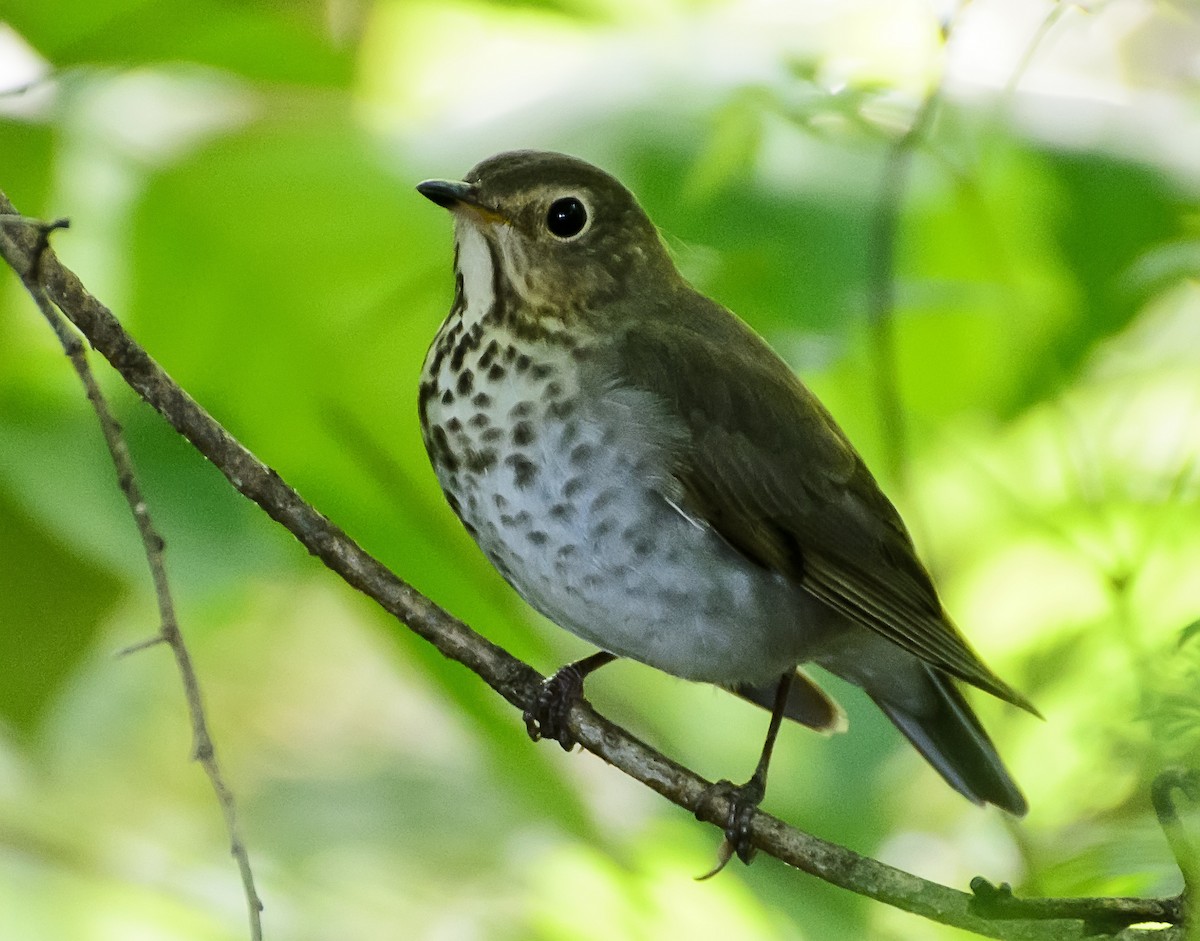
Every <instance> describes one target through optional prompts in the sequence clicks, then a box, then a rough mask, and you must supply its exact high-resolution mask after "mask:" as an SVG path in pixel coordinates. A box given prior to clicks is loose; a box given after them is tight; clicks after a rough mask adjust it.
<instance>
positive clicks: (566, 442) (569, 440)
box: [558, 418, 579, 448]
mask: <svg viewBox="0 0 1200 941" xmlns="http://www.w3.org/2000/svg"><path fill="white" fill-rule="evenodd" d="M578 437H579V422H577V421H576V420H575V419H573V418H572V419H571V420H570V421H569V422H567V423H566V424H565V425H563V430H562V435H561V436H560V437H559V439H558V440H559V442H560V444H561V445H562V446H563V447H564V448H569V447H570V446H571V445H572V444H574V443H575V440H576V439H577V438H578Z"/></svg>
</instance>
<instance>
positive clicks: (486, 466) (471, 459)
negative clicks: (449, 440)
mask: <svg viewBox="0 0 1200 941" xmlns="http://www.w3.org/2000/svg"><path fill="white" fill-rule="evenodd" d="M466 465H467V470H469V471H473V472H474V473H476V474H482V473H483V472H484V471H487V470H491V469H492V468H493V467H495V466H496V452H495V451H492V450H487V451H475V450H473V449H468V450H467V455H466Z"/></svg>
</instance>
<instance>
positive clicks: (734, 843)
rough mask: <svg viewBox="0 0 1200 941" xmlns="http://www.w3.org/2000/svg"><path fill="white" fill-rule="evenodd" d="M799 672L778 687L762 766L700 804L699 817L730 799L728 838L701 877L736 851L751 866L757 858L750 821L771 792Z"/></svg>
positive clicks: (707, 794) (723, 784) (721, 785)
mask: <svg viewBox="0 0 1200 941" xmlns="http://www.w3.org/2000/svg"><path fill="white" fill-rule="evenodd" d="M795 675H796V671H795V670H789V671H788V672H787V673H785V674H783V676H781V677H780V678H779V686H778V687H776V689H775V705H774V707H773V708H772V709H771V724H770V725H769V726H767V739H766V741H765V742H763V748H762V754H761V755H759V757H758V765H757V766H756V767H755V769H754V774H752V775H751V776H750V780H749V781H747V782H746V783H745V784H741V785H735V784H733V783H732V782H730V781H718V782H717V783H716V784H713V785H711V786H710V787H708V788H707V789H706V790H705V791H704V793H703V794H702V795H701V796H700V800H699V801H698V802H697V804H696V816H697V817H699V816H701V815H702V814H703V813H704V811H705V810H706V809H707V808H708V806H709V804H710V803H711V802H712V801H713V800H715V799H718V798H725V799H726V800H727V801H729V814H728V816H727V817H726V818H725V839H724V841H722V843H721V848H720V849H719V850H718V851H717V857H718V859H717V865H716V866H715V867H714V868H713V869H712V870H711V871H710V872H708V873H706V874H705V875H703V876H701V877H700V878H701V879H708V878H709V877H711V876H715V875H716V874H717V873H718V872H720V871H721V870H722V869H724V868H725V864H726V863H727V862H729V860H730V859H731V858H732V857H733V854H734V853H737V856H738V859H740V860H741V861H742V862H744V863H746V864H747V865H749V864H750V860H752V859H753V858H754V854H755V852H756V850H755V848H754V846H753V844H752V843H751V842H750V822H751V821H752V820H753V819H754V814H755V812H756V811H757V810H758V805H759V804H760V803H761V802H762V799H763V797H764V795H765V794H766V792H767V768H768V767H769V766H770V764H771V752H773V751H774V750H775V739H776V737H777V736H778V735H779V726H780V725H781V724H782V723H783V717H784V713H785V712H786V710H787V701H788V692H789V691H790V690H791V688H792V678H793V677H794V676H795Z"/></svg>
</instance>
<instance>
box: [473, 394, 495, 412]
mask: <svg viewBox="0 0 1200 941" xmlns="http://www.w3.org/2000/svg"><path fill="white" fill-rule="evenodd" d="M471 404H472V405H474V406H475V407H476V408H487V407H488V406H490V405H491V404H492V397H491V396H490V395H488V394H487V393H486V392H476V393H475V394H474V395H473V396H471Z"/></svg>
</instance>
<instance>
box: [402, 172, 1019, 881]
mask: <svg viewBox="0 0 1200 941" xmlns="http://www.w3.org/2000/svg"><path fill="white" fill-rule="evenodd" d="M417 189H418V191H419V192H420V193H421V194H422V195H424V196H426V197H428V198H429V199H431V200H432V201H433V202H435V203H437V204H438V205H440V206H443V207H445V208H446V209H449V210H450V211H451V213H452V214H453V217H454V239H455V255H454V271H455V291H454V301H453V305H452V307H451V309H450V313H449V315H448V316H447V318H446V320H445V321H444V323H443V324H442V326H441V329H440V330H439V331H438V332H437V335H436V337H435V338H434V340H433V344H432V345H431V347H430V348H429V352H428V354H427V356H426V359H425V363H424V368H423V370H422V375H421V383H420V391H419V414H420V421H421V429H422V433H423V437H424V441H425V446H426V449H427V450H428V453H429V458H430V461H431V462H432V465H433V469H434V471H435V473H436V475H437V478H438V481H439V483H440V484H441V487H442V490H443V491H444V493H445V495H446V499H447V501H449V504H450V506H451V508H452V509H453V510H454V512H455V513H456V514H457V515H458V516H459V518H460V519H461V520H462V523H463V525H464V526H465V527H466V529H467V531H468V532H469V533H470V534H471V536H472V537H473V538H474V539H475V541H476V542H477V543H478V545H479V547H480V549H482V551H483V552H484V554H485V555H486V556H487V558H488V559H489V560H490V561H491V563H492V565H494V566H495V567H496V568H497V569H498V570H499V572H500V574H501V575H503V576H504V578H505V579H506V580H507V581H508V582H509V584H511V585H512V586H513V588H515V589H516V590H517V592H519V593H520V595H521V596H522V597H523V598H524V599H525V600H526V601H528V602H529V603H530V604H531V605H532V606H533V607H534V608H536V609H537V610H538V611H540V612H541V613H542V614H543V615H545V616H546V617H548V618H549V619H550V620H551V621H553V622H555V623H556V624H558V625H560V626H561V627H564V628H566V629H567V630H569V631H571V632H572V633H574V634H576V635H578V636H579V637H581V638H583V639H584V640H586V641H588V642H590V643H591V644H593V645H595V646H596V647H597V648H598V652H597V653H596V654H594V655H592V656H590V657H587V658H585V659H583V660H580V661H578V662H577V663H573V664H568V665H567V666H565V667H563V668H562V669H561V670H559V671H558V672H557V673H556V674H554V675H553V676H552V677H551V678H550V679H549V680H547V681H546V683H545V684H544V685H543V686H542V688H541V690H540V691H539V694H538V695H537V696H536V697H535V699H534V701H533V702H531V703H530V704H529V707H528V709H527V710H526V713H525V721H526V724H527V728H528V731H529V734H530V735H531V737H533V738H534V739H535V740H536V739H538V738H540V737H547V738H552V739H556V740H558V741H559V742H560V743H561V744H562V745H563V747H564V748H570V747H571V746H572V745H573V744H574V743H573V740H572V738H571V734H570V732H569V730H568V728H567V724H566V716H567V713H568V712H569V709H570V706H571V704H572V703H573V702H574V701H575V700H577V699H578V698H579V697H580V696H581V695H582V689H583V680H584V677H585V676H587V674H589V673H590V672H592V671H593V670H595V669H597V668H598V667H600V666H602V665H604V664H605V663H608V662H611V661H612V660H614V659H616V658H617V657H628V658H630V659H633V660H637V661H640V662H642V663H645V664H648V665H650V666H652V667H656V668H657V669H659V670H662V671H664V672H666V673H670V674H672V675H674V676H678V677H682V678H684V679H687V680H694V681H698V682H705V683H712V684H715V685H717V686H720V687H723V688H725V689H728V690H730V691H732V692H734V693H737V694H738V695H741V696H743V697H745V698H747V699H749V700H751V701H752V702H755V703H758V704H759V705H762V706H764V707H765V708H767V709H770V710H771V712H772V717H771V722H770V724H769V727H768V733H767V738H766V741H765V743H764V748H763V751H762V755H761V758H760V760H759V763H758V766H757V767H756V769H755V771H754V774H753V775H752V776H751V778H750V779H749V780H748V781H747V782H746V783H745V784H743V785H740V786H736V787H735V786H733V785H732V784H730V783H729V782H728V781H722V782H718V784H717V785H715V786H714V788H713V789H712V790H711V791H710V792H709V793H708V794H707V795H706V797H707V798H709V799H712V798H714V797H716V796H717V795H722V796H725V797H727V798H729V802H728V806H729V813H728V819H727V820H726V826H725V834H726V842H725V846H726V847H727V852H726V855H725V858H726V859H727V858H728V857H729V853H730V852H737V854H738V855H739V856H740V857H741V858H742V859H743V860H744V861H746V862H749V860H750V857H751V855H752V853H753V846H752V843H751V834H750V824H751V820H752V818H753V814H754V812H755V809H756V808H757V806H758V804H759V802H760V801H761V800H762V798H763V795H764V793H765V788H766V777H767V769H768V765H769V762H770V757H771V750H772V747H773V744H774V741H775V737H776V734H777V732H778V730H779V726H780V723H781V721H782V719H783V718H785V717H786V718H791V719H794V720H796V721H798V722H800V723H802V724H804V725H807V726H809V727H811V728H815V729H820V730H834V729H838V728H840V727H841V726H842V725H843V724H844V720H843V714H842V712H841V710H840V709H839V707H838V706H837V705H836V704H835V703H834V702H833V701H832V700H831V699H830V698H829V697H828V696H827V695H826V694H825V693H824V692H823V691H822V690H821V689H820V688H819V687H818V686H817V685H816V684H815V683H814V681H813V680H812V679H811V678H810V677H809V676H808V675H806V674H805V673H804V672H802V671H801V670H800V669H799V666H800V665H801V664H805V663H815V664H818V665H820V666H821V667H823V668H825V669H826V670H828V671H830V672H831V673H834V674H836V675H838V676H840V677H842V678H843V679H846V680H848V681H849V682H851V683H854V684H856V685H858V686H860V687H861V688H862V689H863V690H865V691H866V693H867V695H868V696H869V697H870V698H871V699H872V700H874V702H875V704H876V705H877V706H878V707H879V708H880V709H881V710H882V711H883V712H884V714H885V715H886V716H887V717H888V718H889V719H890V720H891V721H892V722H893V723H894V724H895V725H896V727H897V728H899V730H900V731H901V732H902V733H903V734H904V735H905V736H906V737H907V738H908V739H909V741H910V742H912V744H913V745H914V746H916V748H917V750H918V751H919V752H920V753H921V754H922V755H923V756H924V757H925V758H926V759H927V760H928V762H929V763H930V764H931V765H932V766H933V767H934V768H935V769H936V770H937V771H938V773H940V774H941V775H942V777H943V778H945V780H946V781H947V783H949V784H950V786H951V787H953V788H954V789H955V790H957V791H958V792H960V793H961V794H963V795H964V796H966V797H967V798H969V799H970V800H972V801H974V802H976V803H985V802H986V803H991V804H994V805H996V806H998V807H1001V808H1003V809H1004V810H1006V811H1008V812H1009V813H1012V814H1017V815H1020V814H1023V813H1024V812H1025V810H1026V802H1025V799H1024V797H1023V796H1022V794H1021V792H1020V790H1019V789H1018V787H1017V785H1016V784H1015V783H1014V782H1013V780H1012V777H1011V776H1010V775H1009V773H1008V771H1007V770H1006V769H1005V767H1004V765H1003V763H1002V762H1001V759H1000V757H999V756H998V754H997V752H996V749H995V747H994V746H993V744H992V742H991V740H990V739H989V737H988V735H987V733H986V732H985V731H984V729H983V727H982V726H981V724H980V723H979V720H978V719H977V718H976V716H975V714H974V713H973V712H972V710H971V708H970V706H969V705H968V704H967V701H966V700H965V698H964V697H963V694H962V692H961V690H960V689H959V687H958V683H959V682H960V681H962V682H965V683H968V684H971V685H973V686H975V687H978V688H979V689H981V690H984V691H986V692H988V693H990V694H992V695H993V696H997V697H999V698H1000V699H1003V700H1005V701H1007V702H1009V703H1013V704H1014V705H1017V706H1019V707H1021V708H1023V709H1026V710H1028V711H1029V712H1032V713H1034V714H1035V715H1036V714H1037V711H1036V709H1034V707H1033V706H1032V705H1031V704H1030V703H1029V701H1028V700H1026V699H1025V697H1023V696H1022V695H1021V694H1020V693H1018V692H1017V691H1016V690H1014V689H1013V688H1012V687H1010V686H1009V685H1008V684H1007V683H1005V682H1004V681H1003V680H1001V679H1000V678H999V677H998V676H996V674H995V673H993V672H992V671H991V670H990V669H989V668H988V667H987V666H985V665H984V663H983V662H982V661H981V660H980V659H979V657H978V656H977V655H976V654H975V652H974V651H973V650H972V649H971V647H970V646H969V645H968V643H967V642H966V640H964V638H963V636H962V634H961V633H960V632H959V631H958V629H957V628H956V627H955V625H954V624H953V622H952V621H951V620H950V618H949V617H948V615H947V614H946V612H945V610H944V609H943V607H942V604H941V602H940V601H939V599H938V594H937V591H936V589H935V588H934V584H933V582H932V580H931V578H930V576H929V573H928V572H927V570H926V569H925V567H924V566H923V565H922V563H921V562H920V560H919V559H918V557H917V553H916V551H915V549H914V547H913V542H912V539H911V538H910V536H909V533H908V531H907V529H906V528H905V525H904V523H903V522H902V521H901V518H900V516H899V514H898V513H897V511H896V509H895V508H894V507H893V505H892V504H891V502H889V500H888V499H887V497H886V496H885V495H884V494H883V492H882V491H881V490H880V488H879V486H878V484H877V483H876V481H875V479H874V478H873V477H872V475H871V472H870V471H869V470H868V469H867V467H866V465H865V464H864V463H863V460H862V458H861V457H860V456H859V454H858V452H857V451H856V450H855V449H854V447H853V445H851V443H850V441H849V440H848V439H847V438H846V435H845V434H844V433H843V432H842V430H841V429H840V428H839V427H838V425H837V423H836V422H835V421H834V419H833V417H832V416H831V415H830V413H829V412H828V411H827V410H826V409H825V408H824V406H823V405H822V404H821V403H820V402H819V401H818V400H817V398H816V397H815V396H814V395H813V393H812V392H810V391H809V389H808V388H807V387H806V386H805V385H804V384H803V383H802V382H801V381H800V380H799V379H798V378H797V377H796V375H795V374H794V373H793V372H792V370H791V369H790V368H789V367H788V366H787V365H786V364H785V363H784V362H783V360H782V359H780V358H779V357H778V356H777V355H776V354H775V353H774V352H773V351H772V350H771V348H770V347H769V346H768V345H767V344H766V343H765V342H764V341H763V340H762V339H761V338H760V337H759V336H758V335H757V334H755V333H754V332H753V331H752V330H751V329H750V328H749V327H748V326H747V325H746V324H744V323H743V322H742V321H741V320H739V319H738V318H737V317H736V316H735V315H734V314H732V313H731V312H730V311H729V310H727V309H726V308H724V307H722V306H721V305H720V304H718V303H717V302H715V301H713V300H711V299H709V298H708V297H706V296H704V295H703V294H701V293H700V292H698V291H697V290H695V288H693V287H692V286H691V285H690V284H688V283H687V281H685V280H684V278H683V277H682V276H681V275H680V274H679V272H678V271H677V270H676V268H675V265H674V263H673V261H672V259H671V257H670V255H669V254H668V252H667V250H666V248H665V247H664V245H663V242H662V240H661V239H660V237H659V234H658V231H657V230H656V228H655V226H654V224H653V223H652V222H651V221H650V219H649V217H648V216H647V215H646V213H645V212H644V211H643V209H642V208H641V206H640V205H639V204H638V202H637V201H636V199H635V198H634V197H633V195H632V194H631V193H630V192H629V191H628V190H627V189H626V188H625V187H624V186H622V185H621V183H619V182H618V181H617V180H616V179H615V178H613V177H612V176H610V175H609V174H607V173H605V172H604V171H602V170H600V169H598V168H596V167H594V166H592V165H590V164H588V163H585V162H584V161H582V160H579V159H576V158H573V157H569V156H565V155H562V154H556V153H544V152H537V151H515V152H510V153H502V154H499V155H497V156H495V157H491V158H490V159H488V160H485V161H483V162H482V163H480V164H478V165H477V166H476V167H475V168H474V169H472V170H471V171H470V172H469V173H468V174H467V176H466V178H465V179H464V180H462V181H451V180H428V181H426V182H424V183H421V184H420V185H419V186H418V187H417Z"/></svg>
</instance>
